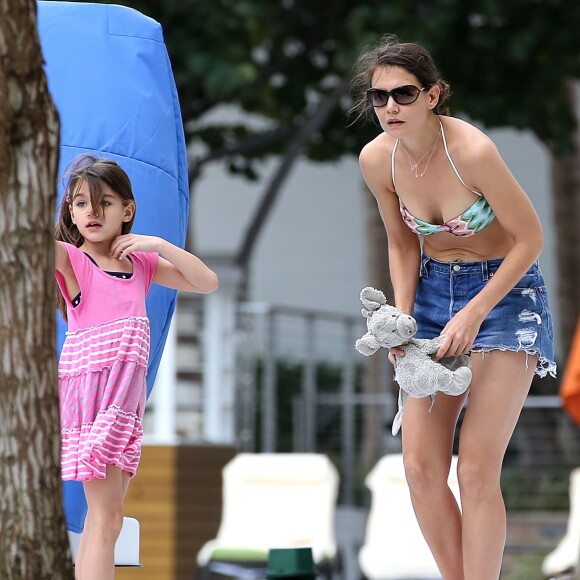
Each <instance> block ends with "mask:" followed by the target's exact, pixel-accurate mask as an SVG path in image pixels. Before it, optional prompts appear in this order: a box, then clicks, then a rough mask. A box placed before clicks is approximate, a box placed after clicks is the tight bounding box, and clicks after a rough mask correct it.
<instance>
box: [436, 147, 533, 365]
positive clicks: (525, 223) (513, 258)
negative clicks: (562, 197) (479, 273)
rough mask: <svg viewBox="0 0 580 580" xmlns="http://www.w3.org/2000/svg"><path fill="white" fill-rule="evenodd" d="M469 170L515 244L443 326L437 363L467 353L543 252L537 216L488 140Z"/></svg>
mask: <svg viewBox="0 0 580 580" xmlns="http://www.w3.org/2000/svg"><path fill="white" fill-rule="evenodd" d="M470 167H471V171H470V174H471V175H470V177H472V180H473V184H474V185H475V188H476V189H477V191H480V192H481V193H483V195H484V196H485V198H486V199H487V201H488V203H489V204H490V206H491V208H492V209H493V211H494V213H495V216H496V217H495V219H497V220H498V222H499V223H500V224H501V226H502V227H503V228H504V230H505V231H506V232H507V233H508V234H509V235H510V237H511V238H512V239H513V242H514V243H513V246H512V248H511V249H510V250H509V251H508V252H507V254H506V255H505V257H504V260H503V262H502V264H501V266H500V267H499V268H498V270H497V272H496V273H495V274H494V276H493V278H491V279H490V280H489V282H488V283H487V284H486V285H485V287H484V288H483V289H482V290H481V291H480V292H479V293H478V294H477V295H476V296H474V297H473V298H472V299H471V300H470V301H469V303H468V304H467V305H466V306H465V307H464V308H463V309H462V310H460V311H459V312H458V313H457V314H456V315H455V316H454V317H453V318H452V319H451V320H450V321H449V322H448V323H447V325H446V327H445V328H444V329H443V331H442V334H445V342H444V344H442V345H441V348H440V349H439V351H438V353H437V358H441V357H442V356H452V355H458V354H465V353H467V352H469V350H470V349H471V346H472V344H473V341H474V340H475V337H476V336H477V332H478V331H479V327H480V326H481V323H482V322H483V320H484V319H485V318H486V316H487V315H488V314H489V312H490V311H491V310H492V309H493V308H494V306H496V304H498V302H500V300H502V298H504V297H505V296H506V295H507V293H508V292H509V291H510V290H511V289H512V288H513V287H514V286H515V285H516V283H517V282H518V281H519V280H520V279H521V278H522V277H523V276H524V274H525V273H526V272H527V271H528V269H529V268H530V266H531V265H532V264H533V263H534V262H535V261H536V260H537V259H538V256H539V255H540V252H541V251H542V246H543V234H542V226H541V224H540V220H539V219H538V215H537V214H536V211H535V210H534V207H533V206H532V203H531V202H530V200H529V199H528V196H527V195H526V193H525V192H524V190H523V189H522V187H521V186H520V185H519V183H518V182H517V181H516V179H515V177H514V176H513V175H512V173H511V172H510V170H509V169H508V167H507V166H506V164H505V162H504V161H503V159H502V158H501V156H500V154H499V151H498V150H497V147H496V146H495V145H494V143H493V142H492V141H491V139H489V138H487V137H485V138H484V139H482V140H481V141H479V142H478V143H477V145H476V146H475V147H474V150H473V151H472V161H471V164H470Z"/></svg>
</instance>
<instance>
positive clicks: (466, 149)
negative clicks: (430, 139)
mask: <svg viewBox="0 0 580 580" xmlns="http://www.w3.org/2000/svg"><path fill="white" fill-rule="evenodd" d="M442 123H443V129H444V131H445V138H446V140H447V145H448V148H449V151H450V153H451V156H452V157H453V160H454V161H455V160H457V161H458V162H462V161H463V162H466V163H468V162H473V161H476V160H478V159H481V158H482V157H487V156H489V155H496V154H497V147H496V146H495V143H494V142H493V140H492V139H491V138H490V137H489V135H487V134H486V133H484V132H483V131H482V130H481V129H479V128H478V127H476V126H475V125H473V124H471V123H469V122H468V121H464V120H463V119H458V118H457V117H444V118H442Z"/></svg>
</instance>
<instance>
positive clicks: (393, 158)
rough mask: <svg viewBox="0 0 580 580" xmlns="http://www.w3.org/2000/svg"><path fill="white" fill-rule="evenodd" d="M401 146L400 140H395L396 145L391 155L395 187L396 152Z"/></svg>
mask: <svg viewBox="0 0 580 580" xmlns="http://www.w3.org/2000/svg"><path fill="white" fill-rule="evenodd" d="M398 146H399V140H398V139H397V140H396V141H395V146H394V147H393V153H392V155H391V178H392V180H393V187H395V188H396V186H395V152H396V151H397V147H398Z"/></svg>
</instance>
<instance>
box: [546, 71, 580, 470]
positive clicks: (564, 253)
mask: <svg viewBox="0 0 580 580" xmlns="http://www.w3.org/2000/svg"><path fill="white" fill-rule="evenodd" d="M576 87H577V83H576V81H573V80H570V81H568V87H567V89H568V102H569V105H570V110H571V111H573V112H574V116H575V117H576V119H577V120H578V119H579V118H580V115H579V114H578V98H579V95H578V91H577V88H576ZM570 138H571V140H572V142H573V143H574V145H575V151H574V153H573V154H571V155H568V156H566V157H556V156H555V155H552V191H553V197H554V225H555V228H556V262H557V267H558V298H559V299H560V309H559V312H557V313H555V319H556V323H557V325H558V327H559V336H560V344H561V350H560V357H559V363H560V366H559V369H558V371H559V373H558V374H559V376H560V377H561V376H562V375H563V372H564V367H565V364H566V361H567V359H568V354H569V351H570V346H571V344H572V338H573V336H574V331H575V329H576V324H577V322H578V319H579V316H580V302H579V300H578V296H579V295H580V250H579V248H580V139H579V136H578V127H575V128H574V132H573V133H572V134H571V136H570ZM558 436H559V440H560V444H561V448H562V455H563V458H564V460H565V461H566V463H568V464H570V465H577V464H578V460H579V458H580V436H579V432H578V427H577V426H576V425H574V424H573V423H572V421H570V419H569V418H568V417H564V416H562V417H561V418H560V429H559V432H558Z"/></svg>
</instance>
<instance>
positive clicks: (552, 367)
mask: <svg viewBox="0 0 580 580" xmlns="http://www.w3.org/2000/svg"><path fill="white" fill-rule="evenodd" d="M494 350H501V351H502V352H506V351H509V352H525V353H526V369H527V368H528V357H530V356H536V355H537V356H538V362H537V363H536V371H535V374H536V375H538V376H539V377H540V378H544V377H545V376H546V375H547V374H549V375H550V376H551V377H554V378H556V373H557V366H556V363H555V362H554V361H551V360H549V359H547V358H546V357H544V356H542V354H541V353H540V351H538V350H524V349H521V348H510V347H508V346H479V345H477V344H474V345H473V346H472V348H471V352H473V353H481V354H482V356H483V357H485V353H486V352H491V351H494Z"/></svg>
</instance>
